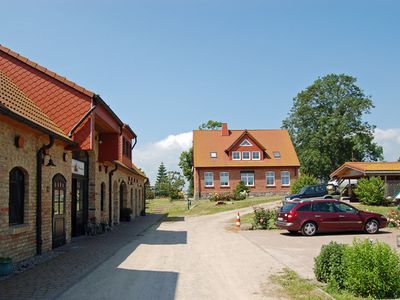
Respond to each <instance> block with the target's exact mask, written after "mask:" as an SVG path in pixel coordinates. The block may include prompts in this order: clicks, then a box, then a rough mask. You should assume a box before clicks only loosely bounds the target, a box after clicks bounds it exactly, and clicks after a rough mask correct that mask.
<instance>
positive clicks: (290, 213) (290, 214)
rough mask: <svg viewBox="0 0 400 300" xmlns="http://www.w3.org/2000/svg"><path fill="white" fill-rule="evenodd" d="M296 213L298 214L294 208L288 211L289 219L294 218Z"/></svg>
mask: <svg viewBox="0 0 400 300" xmlns="http://www.w3.org/2000/svg"><path fill="white" fill-rule="evenodd" d="M296 215H297V214H296V212H295V211H293V210H291V211H289V213H288V215H287V219H288V221H291V220H293V219H294V218H295V217H296Z"/></svg>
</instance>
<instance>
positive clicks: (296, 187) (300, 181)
mask: <svg viewBox="0 0 400 300" xmlns="http://www.w3.org/2000/svg"><path fill="white" fill-rule="evenodd" d="M315 184H318V179H317V178H316V177H314V176H311V175H300V176H299V177H298V178H297V179H296V180H295V182H294V183H293V184H292V186H291V188H290V192H291V193H292V194H298V193H299V192H300V190H301V189H302V188H303V187H305V186H307V185H315Z"/></svg>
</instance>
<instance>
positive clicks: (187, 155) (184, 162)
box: [179, 120, 222, 196]
mask: <svg viewBox="0 0 400 300" xmlns="http://www.w3.org/2000/svg"><path fill="white" fill-rule="evenodd" d="M221 126H222V122H219V121H213V120H209V121H208V122H207V123H203V124H201V125H200V126H199V129H200V130H217V129H220V128H221ZM179 167H180V168H181V170H182V173H183V176H185V178H186V180H187V181H188V182H189V189H188V194H189V195H190V196H193V190H194V182H193V173H192V170H193V148H190V149H189V150H187V151H183V152H182V153H181V155H180V157H179Z"/></svg>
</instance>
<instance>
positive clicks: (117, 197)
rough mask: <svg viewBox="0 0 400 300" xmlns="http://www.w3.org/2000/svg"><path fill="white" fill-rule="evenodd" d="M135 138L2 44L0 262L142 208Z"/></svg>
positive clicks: (83, 95)
mask: <svg viewBox="0 0 400 300" xmlns="http://www.w3.org/2000/svg"><path fill="white" fill-rule="evenodd" d="M136 138H137V137H136V134H135V133H134V132H133V130H132V129H131V128H130V127H129V125H127V124H124V123H123V122H122V121H121V120H120V119H119V117H118V116H117V115H116V114H115V113H114V112H113V111H112V110H111V108H110V107H109V106H108V105H107V104H106V103H105V102H104V100H103V99H102V98H101V97H100V96H98V95H96V94H94V93H93V92H90V91H88V90H86V89H84V88H82V87H80V86H78V85H77V84H75V83H73V82H71V81H69V80H67V79H66V78H63V77H61V76H59V75H57V74H55V73H53V72H51V71H49V70H47V69H45V68H43V67H41V66H39V65H37V64H36V63H34V62H31V61H30V60H28V59H27V58H24V57H22V56H20V55H19V54H17V53H15V52H13V51H11V50H10V49H8V48H5V47H3V46H1V45H0V143H1V150H0V256H11V257H13V258H14V259H15V260H20V259H24V258H26V257H29V256H32V255H35V254H40V253H41V252H42V251H48V250H50V249H52V248H55V247H57V246H60V245H62V244H64V243H66V242H68V241H70V240H71V238H72V237H74V236H79V235H82V234H84V228H85V226H86V224H87V223H88V222H89V221H93V222H100V221H103V222H107V223H109V224H110V225H114V224H118V223H119V222H120V217H121V213H122V208H131V209H132V211H133V213H132V216H133V217H135V216H138V215H140V214H141V213H142V212H143V211H144V208H145V205H144V201H145V200H144V186H145V184H146V181H147V178H146V176H145V175H144V173H143V172H142V171H141V170H140V169H138V168H137V167H136V166H135V165H134V164H133V163H132V149H133V147H134V146H135V144H136Z"/></svg>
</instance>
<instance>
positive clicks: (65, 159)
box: [63, 152, 68, 161]
mask: <svg viewBox="0 0 400 300" xmlns="http://www.w3.org/2000/svg"><path fill="white" fill-rule="evenodd" d="M67 160H68V153H67V152H64V153H63V161H67Z"/></svg>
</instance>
